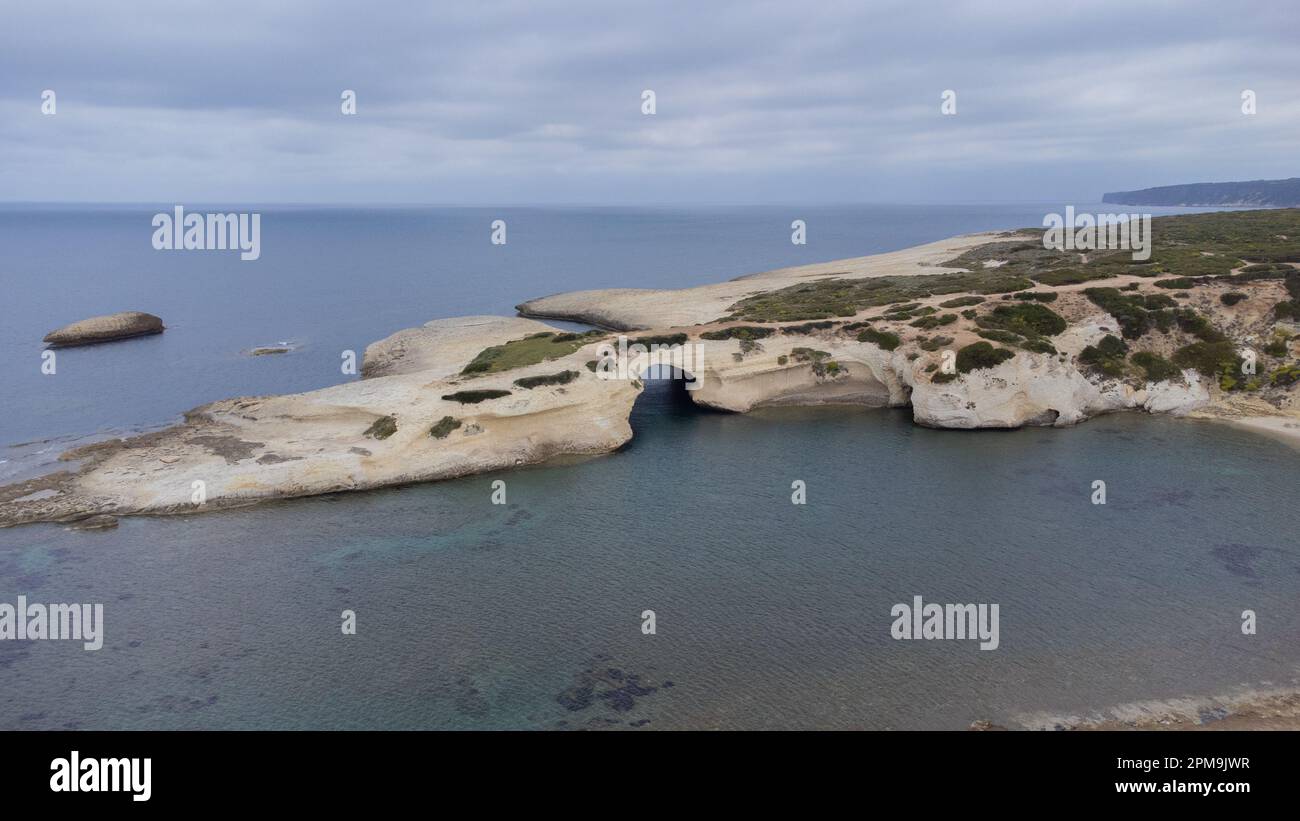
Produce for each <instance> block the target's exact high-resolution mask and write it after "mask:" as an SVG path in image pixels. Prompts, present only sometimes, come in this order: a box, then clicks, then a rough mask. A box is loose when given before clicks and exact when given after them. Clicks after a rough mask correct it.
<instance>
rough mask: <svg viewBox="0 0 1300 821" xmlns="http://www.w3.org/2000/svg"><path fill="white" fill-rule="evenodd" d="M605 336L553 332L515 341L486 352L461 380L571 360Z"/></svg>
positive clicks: (462, 371) (587, 333)
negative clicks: (590, 344)
mask: <svg viewBox="0 0 1300 821" xmlns="http://www.w3.org/2000/svg"><path fill="white" fill-rule="evenodd" d="M602 336H605V332H604V331H588V332H586V333H582V334H571V333H566V334H556V333H554V332H551V331H543V332H541V333H536V334H532V335H530V336H526V337H524V338H523V339H515V340H511V341H510V342H506V343H505V344H503V345H493V346H492V347H490V348H484V349H483V350H482V351H480V352H479V354H478V356H476V357H474V359H473V360H471V361H470V363H469V364H468V365H466V366H465V367H464V369H463V370H461V375H462V376H482V375H483V374H489V373H500V372H501V371H510V370H514V369H515V368H524V367H527V366H529V365H536V364H537V363H538V362H547V361H550V360H552V359H559V358H560V357H562V356H568V355H569V354H571V353H573V352H574V351H576V350H578V349H579V348H581V347H582V346H583V345H587V344H589V343H591V342H594V341H596V340H597V339H599V338H601V337H602Z"/></svg>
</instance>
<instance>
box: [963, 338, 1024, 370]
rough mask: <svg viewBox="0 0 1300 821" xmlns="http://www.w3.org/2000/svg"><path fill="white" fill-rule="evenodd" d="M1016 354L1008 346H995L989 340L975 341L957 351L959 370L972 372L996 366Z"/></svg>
mask: <svg viewBox="0 0 1300 821" xmlns="http://www.w3.org/2000/svg"><path fill="white" fill-rule="evenodd" d="M1014 356H1015V354H1014V353H1012V352H1011V351H1008V350H1007V349H1006V348H995V347H993V346H992V345H990V344H989V343H987V342H973V343H971V344H970V345H967V346H966V347H964V348H962V349H961V350H959V351H957V370H958V372H960V373H970V372H971V371H975V370H979V369H981V368H994V367H997V366H998V365H1000V364H1002V363H1003V362H1006V361H1007V360H1008V359H1011V358H1013V357H1014Z"/></svg>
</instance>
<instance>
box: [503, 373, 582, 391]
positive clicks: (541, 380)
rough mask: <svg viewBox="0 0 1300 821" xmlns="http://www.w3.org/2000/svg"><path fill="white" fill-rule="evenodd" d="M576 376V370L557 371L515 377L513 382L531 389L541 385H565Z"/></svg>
mask: <svg viewBox="0 0 1300 821" xmlns="http://www.w3.org/2000/svg"><path fill="white" fill-rule="evenodd" d="M577 378H578V372H577V371H560V372H559V373H548V374H542V375H540V376H525V377H522V378H520V379H516V380H515V384H516V385H518V386H519V387H521V388H527V389H529V390H532V389H533V388H536V387H540V386H542V385H567V384H569V383H570V382H572V381H573V380H575V379H577Z"/></svg>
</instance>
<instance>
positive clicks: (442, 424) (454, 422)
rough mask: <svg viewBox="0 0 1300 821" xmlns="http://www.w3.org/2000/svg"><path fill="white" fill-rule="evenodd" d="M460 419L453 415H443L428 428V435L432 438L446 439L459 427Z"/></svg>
mask: <svg viewBox="0 0 1300 821" xmlns="http://www.w3.org/2000/svg"><path fill="white" fill-rule="evenodd" d="M460 424H461V423H460V420H459V419H457V418H456V417H454V416H444V417H442V418H441V419H439V420H438V423H437V424H436V425H434V426H433V427H431V428H429V435H430V436H432V437H433V438H434V439H446V438H447V437H448V436H449V435H450V434H451V432H452V431H454V430H456V429H457V428H459V427H460Z"/></svg>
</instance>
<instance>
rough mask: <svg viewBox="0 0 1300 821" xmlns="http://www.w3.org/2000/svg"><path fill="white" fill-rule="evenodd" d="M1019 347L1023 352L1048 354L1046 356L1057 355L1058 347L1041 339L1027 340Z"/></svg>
mask: <svg viewBox="0 0 1300 821" xmlns="http://www.w3.org/2000/svg"><path fill="white" fill-rule="evenodd" d="M1018 347H1020V348H1021V349H1022V350H1026V351H1031V352H1033V353H1046V354H1054V353H1056V346H1055V345H1053V344H1052V343H1050V342H1048V341H1047V340H1046V339H1041V338H1039V339H1026V340H1025V341H1024V342H1021V343H1019V346H1018Z"/></svg>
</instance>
